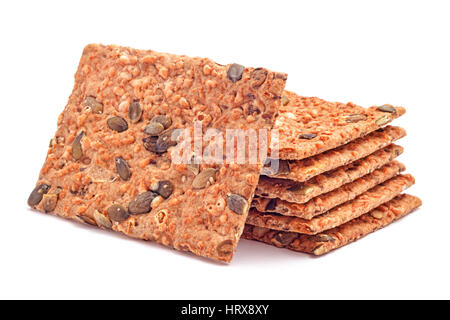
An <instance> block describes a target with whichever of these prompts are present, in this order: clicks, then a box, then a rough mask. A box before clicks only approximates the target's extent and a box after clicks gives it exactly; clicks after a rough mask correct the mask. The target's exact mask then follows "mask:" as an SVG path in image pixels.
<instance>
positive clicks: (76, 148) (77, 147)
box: [72, 131, 84, 160]
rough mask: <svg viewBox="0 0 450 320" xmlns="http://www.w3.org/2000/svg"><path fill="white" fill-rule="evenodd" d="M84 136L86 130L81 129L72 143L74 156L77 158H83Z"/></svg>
mask: <svg viewBox="0 0 450 320" xmlns="http://www.w3.org/2000/svg"><path fill="white" fill-rule="evenodd" d="M83 137H84V131H81V132H80V133H79V134H78V135H77V136H76V138H75V140H73V143H72V157H73V158H74V159H75V160H79V159H81V157H82V156H83V147H82V146H81V139H82V138H83Z"/></svg>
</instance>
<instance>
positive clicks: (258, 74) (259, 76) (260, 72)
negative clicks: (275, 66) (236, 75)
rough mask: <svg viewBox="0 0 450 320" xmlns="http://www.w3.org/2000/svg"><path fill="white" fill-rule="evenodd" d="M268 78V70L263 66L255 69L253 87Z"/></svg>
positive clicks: (252, 77) (252, 80)
mask: <svg viewBox="0 0 450 320" xmlns="http://www.w3.org/2000/svg"><path fill="white" fill-rule="evenodd" d="M266 78H267V70H265V69H262V68H257V69H255V70H253V72H252V75H251V80H250V83H251V86H252V87H253V88H258V87H260V86H261V85H262V84H263V83H264V81H266Z"/></svg>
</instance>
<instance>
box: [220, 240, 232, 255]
mask: <svg viewBox="0 0 450 320" xmlns="http://www.w3.org/2000/svg"><path fill="white" fill-rule="evenodd" d="M232 253H233V241H231V240H225V241H222V242H221V243H219V245H218V246H217V254H218V255H219V256H221V257H223V256H228V255H230V254H232Z"/></svg>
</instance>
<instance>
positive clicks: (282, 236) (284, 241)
mask: <svg viewBox="0 0 450 320" xmlns="http://www.w3.org/2000/svg"><path fill="white" fill-rule="evenodd" d="M295 238H297V234H296V233H295V232H279V233H277V235H276V236H275V238H274V240H275V241H276V242H278V243H279V244H280V245H282V246H287V245H289V244H291V243H292V241H294V240H295Z"/></svg>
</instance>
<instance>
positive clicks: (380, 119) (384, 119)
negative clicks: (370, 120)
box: [375, 115, 391, 126]
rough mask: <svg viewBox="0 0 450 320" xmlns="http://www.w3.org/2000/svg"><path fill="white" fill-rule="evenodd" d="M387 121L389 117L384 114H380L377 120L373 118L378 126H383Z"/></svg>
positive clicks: (389, 119)
mask: <svg viewBox="0 0 450 320" xmlns="http://www.w3.org/2000/svg"><path fill="white" fill-rule="evenodd" d="M389 121H391V117H389V116H388V115H386V116H382V117H380V118H378V119H377V120H375V123H376V124H377V125H379V126H384V125H385V124H386V123H388V122H389Z"/></svg>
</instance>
